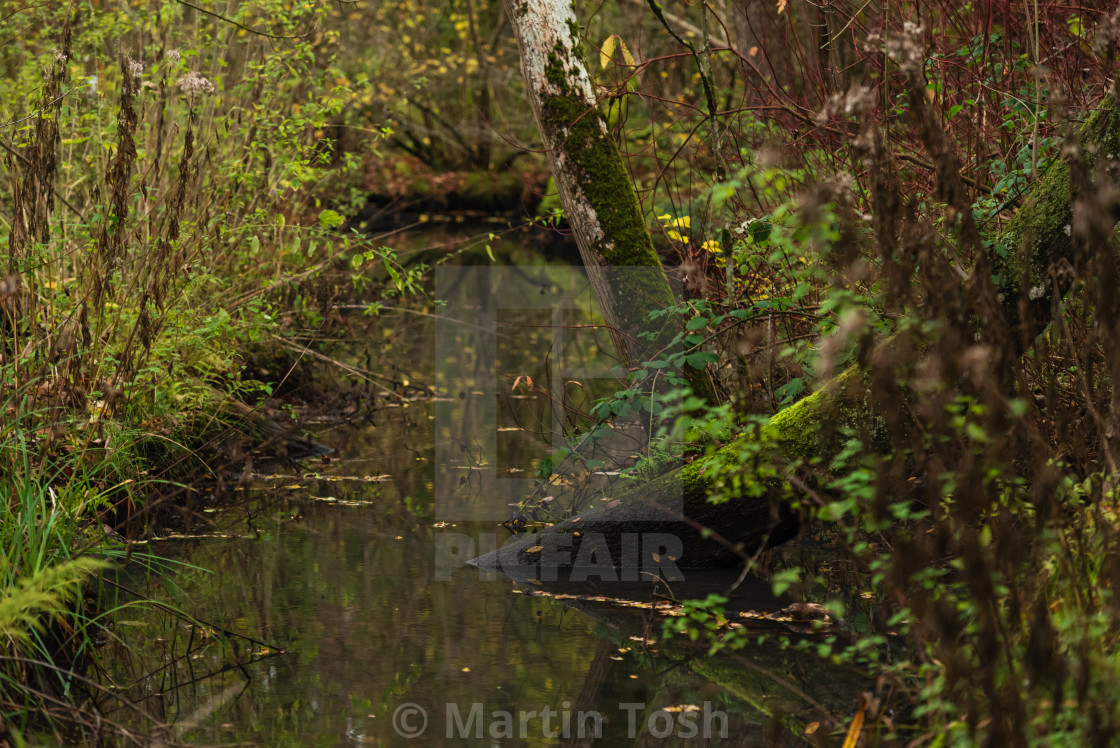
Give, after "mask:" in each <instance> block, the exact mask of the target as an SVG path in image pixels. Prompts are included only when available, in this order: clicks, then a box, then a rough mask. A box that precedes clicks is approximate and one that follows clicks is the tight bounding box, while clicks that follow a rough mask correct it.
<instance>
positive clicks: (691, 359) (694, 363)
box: [684, 352, 718, 369]
mask: <svg viewBox="0 0 1120 748" xmlns="http://www.w3.org/2000/svg"><path fill="white" fill-rule="evenodd" d="M717 360H718V356H716V354H714V353H707V352H702V353H692V354H689V355H688V356H685V357H684V362H685V363H686V364H688V365H689V366H691V367H692V368H693V369H703V368H704V366H705V365H706V364H709V363H711V362H712V361H717Z"/></svg>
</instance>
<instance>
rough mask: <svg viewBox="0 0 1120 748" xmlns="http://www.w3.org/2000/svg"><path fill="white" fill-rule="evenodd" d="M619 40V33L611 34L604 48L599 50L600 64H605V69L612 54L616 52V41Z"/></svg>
mask: <svg viewBox="0 0 1120 748" xmlns="http://www.w3.org/2000/svg"><path fill="white" fill-rule="evenodd" d="M617 40H618V34H611V35H610V36H608V37H607V38H606V40H605V41H604V42H603V48H602V49H601V50H599V64H600V65H602V66H603V70H606V69H607V64H608V63H610V61H611V55H613V54H614V43H615V42H616V41H617Z"/></svg>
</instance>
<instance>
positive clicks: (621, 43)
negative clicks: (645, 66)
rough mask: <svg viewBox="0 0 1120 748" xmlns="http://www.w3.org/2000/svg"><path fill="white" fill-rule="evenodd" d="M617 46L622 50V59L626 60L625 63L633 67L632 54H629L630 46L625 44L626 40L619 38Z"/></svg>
mask: <svg viewBox="0 0 1120 748" xmlns="http://www.w3.org/2000/svg"><path fill="white" fill-rule="evenodd" d="M618 46H619V49H621V50H622V59H624V60H626V64H627V65H629V66H630V67H634V55H632V54H630V48H629V47H627V46H626V42H624V41H622V40H621V39H619V40H618Z"/></svg>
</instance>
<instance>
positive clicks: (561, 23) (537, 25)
mask: <svg viewBox="0 0 1120 748" xmlns="http://www.w3.org/2000/svg"><path fill="white" fill-rule="evenodd" d="M505 4H506V12H507V13H508V15H509V18H510V20H511V22H512V24H513V27H514V29H515V30H516V32H517V40H518V47H519V48H520V53H521V70H522V73H523V74H524V77H525V84H526V90H527V91H528V95H529V100H530V102H531V103H532V106H533V111H534V113H535V114H536V118H537V124H538V126H539V128H540V132H541V139H542V141H543V143H544V147H545V149H546V150H547V151H548V154H549V159H550V161H551V165H552V173H553V176H554V177H555V179H556V185H557V188H558V189H559V192H560V202H561V204H562V205H563V206H564V213H565V216H566V217H567V219H568V222H569V223H570V224H571V226H572V231H573V233H574V234H575V238H576V242H577V244H578V245H579V251H580V256H581V257H582V259H583V264H584V267H585V268H586V270H587V275H588V278H589V280H590V282H591V285H592V288H594V290H595V294H596V296H597V297H598V300H599V306H600V307H601V309H602V314H603V317H604V319H605V320H606V322H607V324H608V325H610V326H611V328H612V329H613V331H614V332H613V333H612V334H613V336H614V340H615V345H616V347H617V348H618V350H619V354H620V356H622V357H623V358H624V360H626V361H628V362H631V363H634V364H640V363H641V362H642V361H646V360H650V359H652V358H654V357H657V356H658V355H659V354H661V353H663V352H665V351H667V350H668V349H669V348H670V346H671V345H672V341H673V339H674V337H675V336H676V334H677V333H678V332H679V331H680V329H681V328H680V324H679V321H677V320H673V319H667V320H665V321H664V322H660V323H658V327H657V329H652V328H651V322H650V318H649V314H650V312H654V311H661V310H664V309H666V308H668V307H671V306H673V305H674V304H675V299H674V297H673V292H672V289H671V288H670V286H669V281H668V278H667V277H666V276H665V271H664V269H663V268H662V267H661V262H660V260H659V258H658V256H657V253H656V252H655V251H654V248H653V243H652V241H651V239H650V235H649V231H648V230H647V229H646V224H645V220H644V218H643V216H642V212H641V209H640V208H639V206H638V199H637V194H636V193H635V192H634V187H633V185H632V184H631V183H630V175H629V174H628V173H627V170H626V166H625V164H624V163H623V161H622V157H621V156H620V155H619V153H618V148H617V147H616V146H615V144H614V141H613V140H612V139H611V137H610V133H609V131H608V129H607V126H606V123H605V122H604V121H603V118H602V116H601V115H600V113H599V109H598V103H597V101H596V98H595V93H594V89H593V87H592V85H591V77H590V75H589V74H588V70H587V65H586V63H585V61H584V58H583V52H582V47H581V43H580V40H579V24H578V23H577V22H576V17H575V12H574V10H573V8H572V3H571V0H533V1H532V2H526V1H524V0H506V3H505ZM644 331H648V332H652V333H654V334H653V335H652V336H651V337H639V333H641V332H644ZM684 373H685V376H686V377H687V379H688V381H689V383H690V384H691V385H692V389H693V391H694V392H696V393H697V394H699V395H701V396H704V397H707V398H708V399H709V400H711V399H713V389H712V384H711V379H710V377H709V376H708V374H707V372H706V371H705V370H704V369H693V368H691V367H685V372H684Z"/></svg>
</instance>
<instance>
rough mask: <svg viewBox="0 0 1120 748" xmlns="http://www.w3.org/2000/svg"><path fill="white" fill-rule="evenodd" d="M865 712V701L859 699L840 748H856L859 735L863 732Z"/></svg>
mask: <svg viewBox="0 0 1120 748" xmlns="http://www.w3.org/2000/svg"><path fill="white" fill-rule="evenodd" d="M866 711H867V701H866V699H860V702H859V709H857V710H856V714H855V716H854V717H852V724H851V725H850V726H849V727H848V734H847V735H846V736H845V737H844V745H843V746H842V748H856V744H857V743H858V742H859V734H860V733H861V732H862V731H863V716H864V714H865V713H866Z"/></svg>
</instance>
